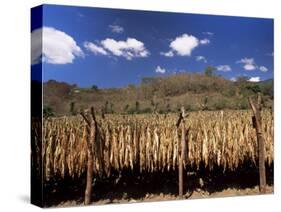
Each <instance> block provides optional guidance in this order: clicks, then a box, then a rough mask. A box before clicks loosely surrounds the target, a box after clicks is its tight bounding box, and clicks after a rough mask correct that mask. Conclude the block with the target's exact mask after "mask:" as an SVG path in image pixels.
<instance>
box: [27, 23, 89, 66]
mask: <svg viewBox="0 0 281 212" xmlns="http://www.w3.org/2000/svg"><path fill="white" fill-rule="evenodd" d="M41 51H42V52H41ZM77 56H80V57H81V56H84V53H83V52H82V50H81V49H80V47H79V46H78V45H77V44H76V42H75V40H74V39H73V38H72V37H71V36H70V35H68V34H66V33H65V32H62V31H60V30H57V29H55V28H52V27H43V28H40V29H36V30H34V31H32V33H31V63H32V64H36V63H39V62H40V61H41V58H42V61H43V62H45V63H51V64H67V63H72V62H73V60H74V59H75V57H77Z"/></svg>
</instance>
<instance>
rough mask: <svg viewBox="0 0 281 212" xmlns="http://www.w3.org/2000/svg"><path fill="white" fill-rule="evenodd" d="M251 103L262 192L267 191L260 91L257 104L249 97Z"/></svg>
mask: <svg viewBox="0 0 281 212" xmlns="http://www.w3.org/2000/svg"><path fill="white" fill-rule="evenodd" d="M248 100H249V104H250V106H251V109H252V111H253V114H254V116H253V126H254V128H255V129H256V134H257V141H258V156H259V158H258V160H259V181H260V185H259V190H260V193H263V194H264V193H266V175H265V149H264V137H263V133H262V117H261V110H262V106H261V94H260V93H258V101H257V104H254V103H253V100H252V98H251V97H249V98H248Z"/></svg>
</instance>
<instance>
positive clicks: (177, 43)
mask: <svg viewBox="0 0 281 212" xmlns="http://www.w3.org/2000/svg"><path fill="white" fill-rule="evenodd" d="M209 43H210V40H209V39H207V38H205V39H203V40H199V39H198V38H196V37H195V36H193V35H188V34H186V33H185V34H182V35H180V36H178V37H176V38H175V39H174V40H172V41H171V43H170V46H169V47H170V50H169V51H167V52H160V54H161V55H163V56H166V57H173V56H174V55H179V56H190V55H191V53H192V51H193V50H194V49H195V48H196V47H198V46H199V45H206V44H209Z"/></svg>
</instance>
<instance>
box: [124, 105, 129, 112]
mask: <svg viewBox="0 0 281 212" xmlns="http://www.w3.org/2000/svg"><path fill="white" fill-rule="evenodd" d="M128 109H129V105H128V104H127V105H125V107H124V112H128Z"/></svg>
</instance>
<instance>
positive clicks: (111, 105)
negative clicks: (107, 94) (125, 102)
mask: <svg viewBox="0 0 281 212" xmlns="http://www.w3.org/2000/svg"><path fill="white" fill-rule="evenodd" d="M110 112H111V113H114V104H113V103H110Z"/></svg>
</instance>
